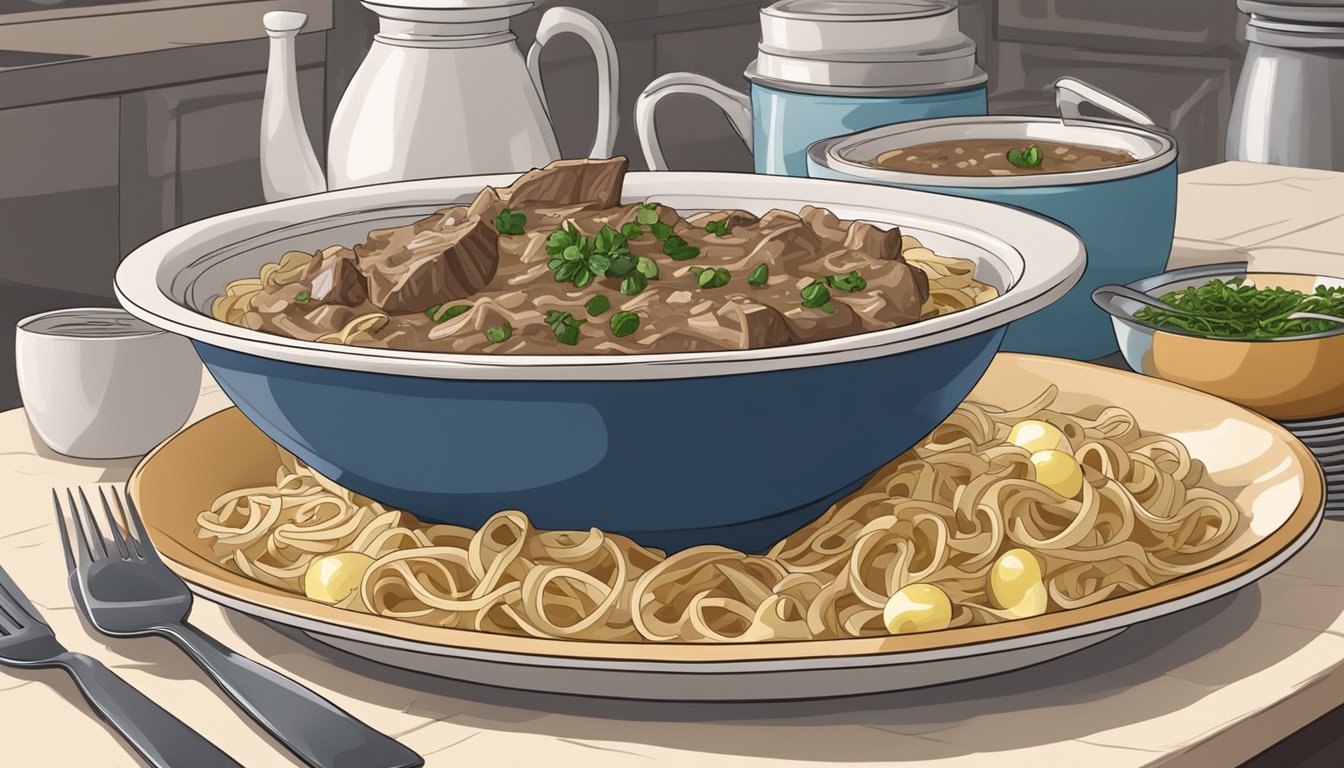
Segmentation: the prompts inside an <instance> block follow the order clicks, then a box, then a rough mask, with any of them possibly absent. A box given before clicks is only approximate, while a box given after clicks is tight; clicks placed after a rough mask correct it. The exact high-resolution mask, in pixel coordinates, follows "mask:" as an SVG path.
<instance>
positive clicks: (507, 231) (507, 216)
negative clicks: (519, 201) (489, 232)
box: [495, 208, 527, 235]
mask: <svg viewBox="0 0 1344 768" xmlns="http://www.w3.org/2000/svg"><path fill="white" fill-rule="evenodd" d="M525 224H527V215H526V214H524V213H519V212H518V211H515V210H512V209H510V208H505V209H504V210H502V211H500V212H499V215H498V216H496V217H495V231H496V232H499V234H501V235H521V234H523V226H524V225H525Z"/></svg>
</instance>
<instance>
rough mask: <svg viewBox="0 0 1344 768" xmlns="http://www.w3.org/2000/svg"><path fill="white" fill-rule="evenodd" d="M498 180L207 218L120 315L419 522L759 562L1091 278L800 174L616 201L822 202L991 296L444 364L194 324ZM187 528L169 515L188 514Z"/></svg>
mask: <svg viewBox="0 0 1344 768" xmlns="http://www.w3.org/2000/svg"><path fill="white" fill-rule="evenodd" d="M513 178H514V177H512V176H481V177H463V178H452V179H436V180H429V181H413V182H399V183H393V184H384V185H378V186H372V187H364V188H358V189H350V190H342V191H338V192H329V193H323V194H319V195H312V196H309V197H302V198H296V199H292V200H285V201H283V202H278V203H273V204H269V205H263V206H259V207H256V208H250V209H246V210H241V211H236V212H233V213H227V214H223V215H221V216H216V217H214V218H210V219H206V220H203V221H199V222H196V223H193V224H189V225H186V226H184V227H181V228H179V229H176V230H173V231H171V232H169V233H167V234H164V235H161V236H160V237H157V238H155V239H154V240H152V241H150V242H148V243H146V244H145V245H143V246H141V247H140V248H138V249H136V250H135V251H134V252H133V253H131V254H130V255H129V256H128V257H126V259H125V260H124V261H123V262H122V264H121V267H120V268H119V270H118V271H117V276H116V292H117V296H118V298H119V299H120V301H121V302H122V304H123V305H124V306H125V307H126V309H127V310H128V311H130V312H131V313H133V314H135V315H136V316H138V317H140V318H142V319H144V320H146V321H147V322H150V323H152V324H154V325H157V326H159V327H161V328H164V329H167V330H169V331H172V332H174V333H178V334H181V335H183V336H186V337H188V338H189V339H191V340H192V342H193V344H194V345H195V347H196V350H197V352H198V353H199V355H200V357H201V359H202V360H203V361H204V362H205V364H206V366H207V368H208V369H209V371H210V373H211V374H212V375H213V376H214V378H215V380H216V381H218V382H219V385H220V387H221V388H222V389H223V390H224V392H225V393H226V394H228V396H229V397H230V398H231V399H232V400H233V402H234V403H235V404H237V405H238V407H239V408H240V409H241V410H242V412H243V413H244V414H245V415H246V416H247V417H248V418H249V419H250V420H251V421H252V422H253V423H255V424H256V425H257V426H258V427H260V428H261V429H262V431H264V432H265V433H266V434H267V435H268V436H269V437H270V438H271V439H273V440H275V441H276V442H277V443H279V444H280V445H281V446H283V447H284V448H286V449H287V450H289V451H291V452H293V453H294V454H295V455H297V456H298V457H300V458H301V459H303V460H304V461H306V462H308V463H309V464H310V465H311V466H312V467H313V468H314V469H316V470H318V471H319V472H321V473H323V474H324V475H326V476H328V477H330V478H331V479H332V480H334V481H336V482H338V483H340V484H341V485H343V486H346V487H348V488H350V489H352V490H354V491H356V492H359V493H362V494H365V495H367V496H370V497H372V498H374V499H377V500H378V501H381V502H383V503H385V504H388V505H391V506H394V507H398V508H401V509H405V510H407V511H409V512H411V513H413V514H415V515H416V516H418V517H420V518H421V519H423V520H429V521H441V522H449V523H454V524H459V525H466V526H478V525H480V524H481V523H482V522H483V521H484V520H486V519H487V518H488V517H489V516H490V515H491V514H493V513H494V512H496V511H498V510H500V509H510V508H511V509H521V510H524V511H525V512H527V514H528V515H529V517H530V518H531V520H532V522H533V523H534V524H535V525H536V526H537V527H539V528H547V529H576V530H586V529H587V528H589V527H597V528H601V529H603V530H606V531H611V532H617V533H623V534H626V535H629V536H631V537H632V538H634V539H635V540H637V541H639V542H640V543H642V544H646V545H650V546H655V547H661V548H664V549H667V550H669V551H675V550H678V549H682V548H685V547H688V546H692V545H695V544H703V543H714V544H721V545H724V546H730V547H734V548H738V549H742V550H745V551H760V550H763V549H764V548H766V547H768V546H770V545H771V544H773V543H774V542H775V541H776V540H778V539H779V538H781V537H782V536H784V535H786V534H788V533H790V532H791V531H793V530H795V529H797V528H798V527H799V526H801V525H802V524H804V523H806V522H808V521H810V520H811V519H814V518H815V517H816V516H818V515H819V514H820V513H821V512H822V511H824V510H825V508H826V507H827V506H828V505H829V504H831V503H832V502H834V501H836V500H837V499H839V498H841V497H842V496H843V495H844V494H846V493H848V492H850V491H851V490H853V489H854V488H856V487H857V486H858V485H859V484H860V483H861V482H862V481H863V480H864V479H866V478H867V477H868V476H869V475H871V474H872V472H874V471H875V470H877V469H878V468H879V467H881V466H882V465H883V464H884V463H885V462H887V461H889V460H890V459H892V458H894V457H896V456H897V455H899V454H900V453H901V452H903V451H905V450H906V449H908V448H910V447H911V446H912V445H914V444H915V443H916V442H917V441H918V440H919V439H920V438H921V437H923V436H924V435H925V434H927V433H928V432H929V430H930V429H931V428H932V427H934V426H935V425H937V424H938V423H939V422H940V421H942V420H943V419H944V418H945V417H946V416H947V415H948V414H949V413H951V412H952V410H953V409H954V408H955V407H956V405H957V404H958V403H960V402H961V400H962V399H963V398H964V397H965V396H966V394H967V393H968V392H970V390H971V388H972V387H973V386H974V385H975V383H976V382H977V381H978V380H979V379H980V376H981V375H982V374H983V373H984V371H985V369H986V367H987V366H988V365H989V362H990V360H991V359H992V357H993V356H994V353H995V352H996V351H997V349H998V347H999V342H1000V340H1001V339H1002V337H1003V333H1004V328H1005V327H1006V326H1007V324H1008V323H1010V322H1013V321H1015V320H1019V319H1021V318H1024V317H1026V316H1028V315H1030V314H1032V313H1033V312H1036V311H1038V310H1040V309H1042V308H1044V307H1046V306H1048V305H1049V304H1050V303H1051V302H1053V301H1055V300H1057V299H1058V298H1059V297H1061V296H1063V295H1064V294H1065V293H1066V292H1067V291H1068V290H1069V289H1070V288H1071V287H1072V286H1073V285H1074V284H1075V283H1076V282H1077V280H1078V278H1079V276H1080V275H1081V274H1082V272H1083V268H1084V265H1085V262H1086V257H1085V255H1084V250H1083V246H1082V244H1081V242H1080V241H1079V240H1078V238H1077V237H1076V236H1075V235H1074V234H1073V233H1072V232H1070V231H1068V230H1067V229H1065V228H1064V227H1061V226H1059V225H1057V224H1054V223H1052V222H1050V221H1047V220H1045V219H1043V218H1040V217H1037V216H1034V215H1032V214H1029V213H1026V212H1022V211H1017V210H1013V209H1011V208H1007V207H1004V206H997V205H991V204H988V203H983V202H979V201H974V200H962V199H957V198H950V197H946V196H942V195H934V194H928V193H924V192H914V191H908V190H899V189H888V188H883V187H873V186H867V185H863V184H852V183H843V182H834V181H819V180H814V179H798V178H788V177H772V176H754V175H747V174H727V173H632V174H629V175H628V176H627V177H626V181H625V194H624V199H625V200H626V201H628V202H629V201H643V200H650V199H652V200H658V201H659V202H662V203H664V204H667V205H672V206H675V207H676V208H678V209H679V210H681V211H683V212H686V211H694V210H714V209H722V208H742V209H746V210H750V211H753V212H754V213H757V214H762V213H765V212H766V211H768V210H770V209H772V208H781V209H786V210H792V211H797V210H798V209H800V208H801V207H803V206H804V205H808V204H812V205H818V206H823V207H826V208H828V209H830V210H831V211H833V212H835V213H836V214H837V215H838V216H840V217H842V218H847V219H863V220H867V221H871V222H875V223H878V224H887V225H892V224H894V225H900V226H901V227H902V229H903V231H906V232H909V233H911V234H913V235H915V236H917V237H919V238H920V240H921V241H923V242H924V243H925V244H926V245H927V246H928V247H930V248H932V249H933V250H934V251H936V252H938V253H940V254H945V255H949V256H957V257H961V258H966V259H970V260H972V261H974V262H975V264H976V277H977V278H978V279H980V280H982V281H985V282H988V283H990V284H992V285H994V286H995V287H996V288H998V289H999V290H1000V292H1001V293H1002V295H1001V296H999V297H998V298H995V299H993V300H992V301H989V302H986V303H984V304H981V305H979V306H976V307H973V308H971V309H967V310H964V311H962V312H958V313H955V314H952V315H946V316H942V317H936V318H931V319H928V320H925V321H922V322H919V323H915V324H911V325H907V326H904V327H900V328H892V329H889V330H882V331H875V332H872V333H866V334H862V335H857V336H850V337H846V338H841V339H833V340H828V341H821V342H814V343H808V344H799V345H795V346H788V347H777V348H771V349H753V350H732V351H714V352H697V353H684V354H648V355H627V356H613V355H579V356H573V355H554V356H538V355H528V356H508V355H479V354H478V355H458V354H445V353H429V352H414V351H404V350H384V349H368V348H362V347H350V346H340V345H334V344H323V343H317V342H309V341H300V340H297V339H290V338H284V337H281V336H276V335H271V334H267V333H261V332H258V331H252V330H248V329H246V328H241V327H237V326H234V325H230V324H228V323H224V322H221V321H219V320H216V319H214V318H213V317H211V316H210V315H209V313H208V309H209V306H210V304H211V301H212V299H213V297H214V296H216V295H218V294H219V293H221V292H222V289H223V287H224V286H225V285H226V284H227V283H228V282H230V281H231V280H235V279H238V278H242V277H247V276H253V275H256V274H257V272H258V270H259V269H260V266H261V265H262V264H263V263H265V262H268V261H274V260H276V259H277V258H278V257H279V255H280V254H282V253H284V252H285V251H287V250H304V251H310V252H311V251H313V250H315V249H317V248H321V247H326V246H329V245H333V244H338V243H341V244H350V243H357V242H362V241H363V240H364V238H365V237H366V235H367V233H368V231H369V230H371V229H375V228H382V227H389V226H396V225H400V224H404V223H408V222H411V221H414V220H415V219H417V218H420V217H421V216H423V215H425V214H427V213H429V212H431V211H433V210H436V209H438V208H442V207H444V206H447V205H452V204H458V203H463V202H465V201H469V200H470V199H472V197H474V196H475V194H476V193H477V192H478V191H479V190H480V189H481V188H482V187H483V186H486V185H490V186H495V187H502V186H507V185H508V184H509V183H511V181H512V180H513ZM185 513H186V511H184V514H185Z"/></svg>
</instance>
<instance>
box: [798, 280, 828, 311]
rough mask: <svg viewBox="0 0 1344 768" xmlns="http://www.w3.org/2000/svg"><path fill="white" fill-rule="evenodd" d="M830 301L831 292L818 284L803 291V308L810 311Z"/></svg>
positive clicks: (815, 283) (814, 283) (813, 284)
mask: <svg viewBox="0 0 1344 768" xmlns="http://www.w3.org/2000/svg"><path fill="white" fill-rule="evenodd" d="M830 300H831V292H830V290H829V289H827V288H826V286H825V285H822V284H821V283H818V282H813V283H812V284H811V285H809V286H807V287H806V288H804V289H803V306H804V307H808V308H810V309H816V308H818V307H820V306H822V305H824V304H826V302H828V301H830Z"/></svg>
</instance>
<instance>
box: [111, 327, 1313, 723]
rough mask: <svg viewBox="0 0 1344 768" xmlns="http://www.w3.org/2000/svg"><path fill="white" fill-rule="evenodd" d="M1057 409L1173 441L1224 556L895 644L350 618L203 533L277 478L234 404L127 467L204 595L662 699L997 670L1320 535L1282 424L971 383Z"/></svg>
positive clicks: (1049, 378) (328, 630)
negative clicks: (270, 580)
mask: <svg viewBox="0 0 1344 768" xmlns="http://www.w3.org/2000/svg"><path fill="white" fill-rule="evenodd" d="M1052 383H1053V384H1055V385H1057V386H1058V387H1059V389H1060V394H1059V397H1058V399H1057V400H1056V402H1055V405H1054V406H1052V407H1055V408H1058V409H1060V410H1067V411H1076V410H1080V409H1083V408H1088V407H1092V406H1098V405H1117V406H1120V407H1122V408H1125V409H1126V410H1128V411H1130V412H1131V413H1133V414H1134V416H1135V417H1136V418H1137V419H1138V422H1139V424H1140V426H1141V427H1142V428H1143V429H1144V430H1145V431H1148V432H1163V433H1166V434H1169V435H1171V436H1173V437H1176V438H1178V439H1179V440H1181V441H1182V442H1184V443H1185V444H1186V446H1188V447H1189V449H1190V452H1191V454H1192V455H1193V456H1195V457H1196V458H1198V459H1200V460H1202V461H1203V462H1204V463H1205V464H1206V466H1207V467H1208V470H1209V475H1208V482H1209V483H1210V484H1211V485H1213V486H1214V487H1216V488H1218V489H1219V490H1220V491H1222V492H1223V493H1225V494H1227V495H1228V496H1229V497H1231V498H1232V499H1234V500H1235V501H1236V503H1237V505H1238V506H1239V507H1240V508H1241V509H1242V510H1243V512H1244V514H1245V519H1244V520H1243V522H1242V524H1241V525H1240V526H1239V528H1238V531H1237V533H1236V534H1235V536H1234V540H1233V541H1234V544H1233V545H1232V546H1231V547H1230V548H1229V550H1228V554H1227V556H1226V557H1225V558H1224V559H1223V560H1222V561H1220V562H1218V563H1216V564H1214V565H1211V566H1209V567H1207V568H1205V569H1203V570H1200V571H1198V572H1195V573H1193V574H1190V575H1188V576H1184V577H1182V578H1179V579H1176V580H1173V581H1170V582H1167V583H1165V584H1161V585H1159V586H1157V587H1154V588H1152V589H1148V590H1144V591H1142V592H1137V593H1134V594H1130V595H1125V596H1122V597H1118V598H1115V599H1112V600H1107V601H1105V602H1102V603H1098V604H1096V605H1092V606H1088V607H1085V608H1079V609H1076V610H1070V611H1059V612H1055V613H1050V614H1046V615H1043V616H1038V617H1035V618H1030V619H1023V620H1020V621H1014V622H1008V623H1004V624H995V625H989V626H976V627H965V628H960V629H952V630H947V631H943V632H932V633H927V634H920V635H906V636H900V637H871V638H859V639H850V640H812V641H797V642H769V643H738V644H691V643H684V644H682V643H670V644H669V643H602V642H592V641H576V640H544V639H538V638H532V637H515V636H510V635H500V634H489V633H482V632H473V631H470V630H461V629H446V628H442V627H430V626H422V625H418V624H411V623H407V622H402V621H398V620H395V619H389V618H383V617H380V616H370V615H367V614H363V613H357V612H354V611H346V610H342V609H339V608H335V607H332V606H329V605H325V604H322V603H317V602H313V601H310V600H307V599H305V598H302V597H298V596H296V595H293V594H290V593H287V592H284V591H281V590H278V589H274V588H272V587H269V586H266V585H264V584H261V583H259V582H255V581H252V580H250V579H248V578H246V577H243V576H241V575H239V574H236V573H234V572H232V571H229V570H227V569H225V568H224V567H223V566H221V565H219V564H218V563H216V562H215V561H214V560H213V559H212V555H211V548H210V545H209V544H208V543H207V542H205V541H203V540H201V539H199V538H197V536H196V530H197V529H196V514H197V512H199V511H200V510H203V509H205V508H207V507H208V506H209V504H210V502H211V501H213V500H214V499H215V498H216V497H217V496H219V495H220V494H221V493H224V492H226V491H232V490H235V489H237V488H241V487H246V486H248V485H259V484H268V483H271V482H273V481H274V477H275V469H276V467H277V457H276V451H275V448H274V446H273V444H272V443H271V442H270V441H269V440H268V439H267V438H266V437H265V436H264V435H263V434H262V433H261V432H260V431H259V430H257V429H256V428H255V427H253V426H252V425H251V423H250V422H248V421H247V420H246V419H245V418H244V417H243V416H242V415H241V414H240V413H239V412H238V411H237V410H236V409H229V410H227V411H223V412H221V413H218V414H215V415H214V416H211V417H209V418H207V419H205V420H203V421H201V422H199V423H197V424H195V425H193V426H192V427H190V428H188V429H186V430H185V431H183V432H182V433H181V434H179V435H177V436H176V437H174V438H172V439H171V440H169V441H168V442H166V443H164V444H163V445H161V446H159V448H157V449H156V450H155V451H154V452H153V453H151V454H150V455H149V456H147V457H145V459H144V461H143V462H141V464H140V466H139V467H137V468H136V470H135V473H134V474H133V475H132V477H131V481H130V486H131V492H132V493H133V494H134V495H135V499H136V502H137V503H138V504H139V507H140V510H141V513H142V514H143V516H144V519H145V524H146V526H147V528H148V529H149V532H150V536H151V538H152V540H153V542H154V544H155V546H156V547H158V549H159V551H160V552H161V553H162V554H163V556H164V558H165V559H166V560H167V561H168V562H169V565H170V566H171V567H172V568H173V570H175V571H176V572H177V573H179V574H180V575H181V576H182V577H183V578H184V579H186V580H187V582H189V583H190V584H191V585H192V588H193V590H195V591H196V592H197V593H198V594H200V595H202V596H204V597H206V598H207V599H210V600H212V601H215V602H218V603H221V604H223V605H225V606H228V607H230V608H234V609H236V610H238V611H241V612H243V613H247V614H250V615H253V616H257V617H260V618H262V619H266V620H268V621H271V622H274V623H276V624H280V625H286V626H289V627H293V628H296V629H299V630H302V631H304V632H307V633H308V634H309V635H310V636H312V637H314V638H315V639H317V640H320V641H321V642H323V643H326V644H328V645H332V646H335V647H337V648H341V649H343V650H346V651H350V652H353V653H356V654H358V655H360V656H364V657H366V658H371V659H374V660H376V661H380V662H383V663H386V664H390V665H393V666H398V667H403V668H406V669H411V670H416V671H420V672H424V673H427V674H432V675H437V676H442V677H448V678H453V679H459V680H467V681H471V682H479V683H484V684H488V685H498V686H504V687H509V688H518V689H524V690H539V691H556V692H567V693H579V694H586V695H597V696H615V697H622V698H640V699H659V700H764V699H775V698H806V697H823V696H836V695H851V694H860V693H870V692H874V691H890V690H899V689H904V688H915V687H921V686H926V685H936V684H940V683H945V682H951V681H954V680H962V679H967V678H972V677H981V676H984V675H991V674H997V673H999V672H1004V671H1008V670H1011V669H1017V668H1020V667H1024V666H1028V665H1031V664H1035V663H1038V662H1041V661H1045V660H1047V659H1051V658H1055V657H1058V656H1062V655H1064V654H1066V653H1071V652H1073V651H1076V650H1079V649H1081V648H1085V647H1087V646H1089V645H1092V644H1094V643H1097V642H1100V641H1101V640H1104V639H1106V638H1108V637H1111V636H1113V635H1115V634H1118V633H1119V632H1121V631H1122V630H1123V629H1124V628H1126V627H1128V626H1130V625H1132V624H1135V623H1138V622H1141V621H1146V620H1149V619H1153V618H1156V617H1158V616H1163V615H1166V614H1170V613H1174V612H1176V611H1179V610H1182V609H1185V608H1189V607H1191V606H1194V605H1198V604H1200V603H1204V602H1207V601H1209V600H1212V599H1214V598H1216V597H1220V596H1222V595H1226V594H1228V593H1230V592H1233V591H1235V590H1237V589H1240V588H1242V587H1244V586H1246V585H1248V584H1251V583H1254V582H1255V581H1256V580H1257V579H1260V578H1262V577H1263V576H1265V575H1266V574H1268V573H1270V572H1271V571H1272V570H1274V569H1275V568H1277V567H1278V566H1280V565H1282V564H1283V562H1284V561H1286V560H1287V559H1288V558H1289V557H1291V556H1292V554H1293V553H1295V552H1296V551H1297V550H1299V549H1300V548H1301V547H1302V546H1303V545H1305V544H1306V542H1307V541H1308V540H1309V539H1310V538H1311V535H1312V534H1313V533H1314V532H1315V530H1316V528H1317V526H1318V525H1319V523H1320V519H1321V509H1322V507H1323V501H1324V488H1323V482H1322V477H1321V473H1320V469H1319V467H1318V466H1317V464H1316V462H1315V461H1314V460H1313V459H1312V457H1311V455H1310V454H1309V453H1308V451H1307V449H1306V448H1305V447H1304V446H1303V445H1302V444H1301V443H1300V442H1298V441H1297V439H1296V438H1294V437H1293V436H1292V435H1290V434H1289V433H1288V432H1287V431H1286V430H1285V429H1283V428H1282V427H1280V426H1278V425H1277V424H1275V423H1273V422H1271V421H1269V420H1268V419H1265V418H1264V417H1262V416H1258V415H1256V414H1254V413H1251V412H1250V411H1247V410H1245V409H1243V408H1240V407H1238V406H1235V405H1232V404H1230V403H1227V402H1225V401H1222V400H1219V399H1217V398H1214V397H1212V396H1210V395H1206V394H1203V393H1200V392H1196V391H1194V390H1191V389H1187V388H1185V387H1182V386H1179V385H1177V384H1172V383H1170V382H1167V381H1162V380H1160V379H1154V378H1150V377H1146V376H1140V375H1138V374H1133V373H1128V372H1123V371H1116V370H1112V369H1109V368H1102V367H1099V366H1094V365H1089V364H1085V363H1078V362H1074V361H1069V360H1060V359H1054V358H1044V357H1034V356H1029V355H1010V354H1001V355H999V356H998V357H997V358H996V359H995V361H994V364H993V365H992V366H991V367H990V369H989V372H988V373H986V374H985V377H984V378H983V379H982V380H981V382H980V384H979V385H978V386H977V387H976V389H975V391H974V392H973V394H972V398H973V399H975V400H977V401H978V402H983V403H987V404H992V405H997V406H1001V407H1005V408H1011V407H1016V406H1019V405H1021V404H1022V403H1025V402H1028V401H1030V400H1031V399H1032V398H1034V397H1036V396H1037V395H1038V394H1040V392H1042V391H1043V390H1044V389H1045V388H1046V387H1047V386H1049V385H1050V384H1052Z"/></svg>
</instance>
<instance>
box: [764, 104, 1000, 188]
mask: <svg viewBox="0 0 1344 768" xmlns="http://www.w3.org/2000/svg"><path fill="white" fill-rule="evenodd" d="M988 111H989V98H988V92H987V90H986V89H985V86H983V85H979V86H976V87H974V88H966V89H963V90H959V91H952V92H949V93H936V94H928V95H924V96H892V97H886V98H874V97H860V96H835V95H827V96H822V95H817V94H810V93H795V92H793V91H785V90H780V89H777V88H768V87H766V86H763V85H761V84H759V83H752V85H751V118H752V119H751V123H752V131H753V134H754V135H753V136H752V146H753V147H754V148H755V150H754V153H755V161H756V172H757V173H769V174H773V175H776V176H807V175H808V172H807V148H808V147H809V146H811V145H812V144H813V143H814V142H817V141H820V140H822V139H828V138H830V137H832V136H843V135H845V134H848V133H854V132H855V131H862V130H865V129H867V128H876V127H878V126H880V125H891V124H892V123H904V122H909V121H911V120H924V119H926V118H933V117H961V116H963V115H983V114H986V113H987V112H988Z"/></svg>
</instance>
